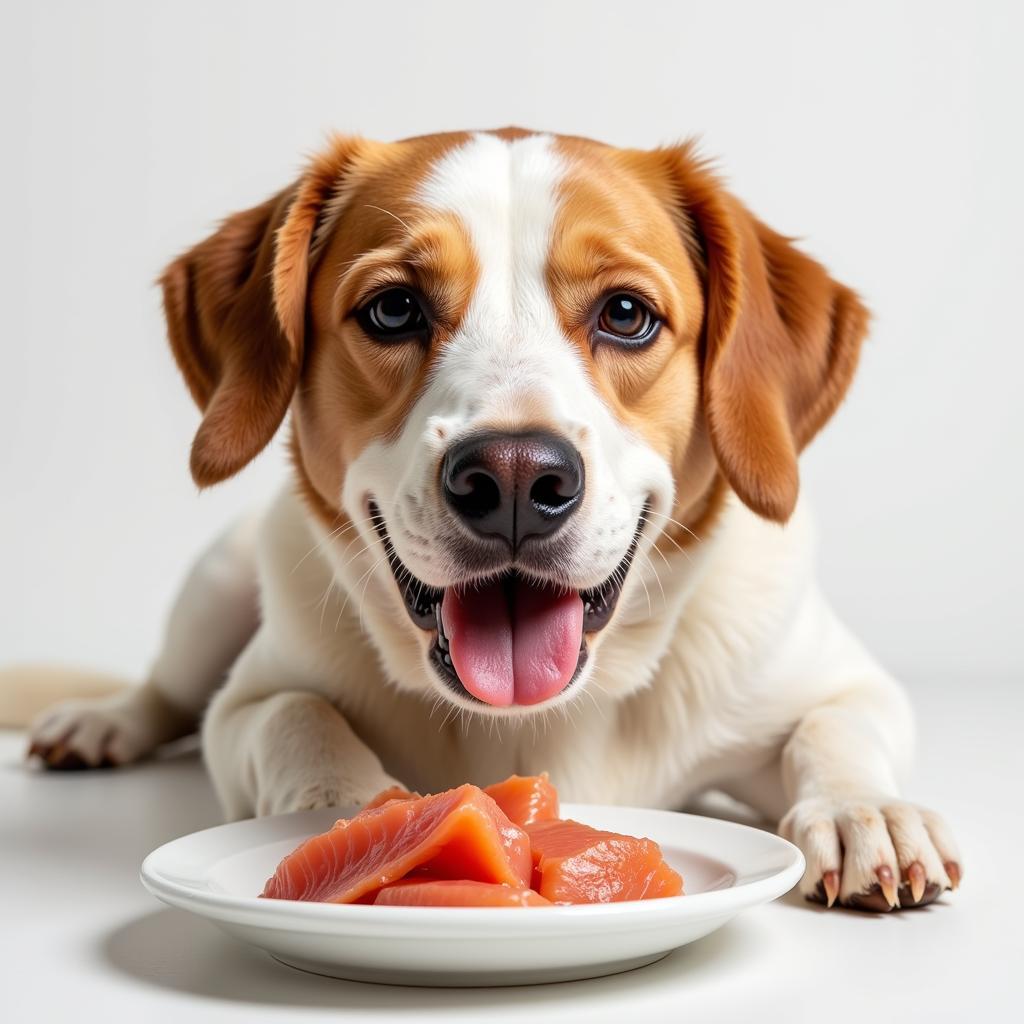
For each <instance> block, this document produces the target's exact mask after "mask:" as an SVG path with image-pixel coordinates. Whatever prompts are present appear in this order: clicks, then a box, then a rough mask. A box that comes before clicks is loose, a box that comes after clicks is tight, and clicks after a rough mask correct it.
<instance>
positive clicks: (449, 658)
mask: <svg viewBox="0 0 1024 1024" xmlns="http://www.w3.org/2000/svg"><path fill="white" fill-rule="evenodd" d="M444 663H445V664H446V665H448V666H451V663H452V656H451V655H450V654H446V655H445V656H444Z"/></svg>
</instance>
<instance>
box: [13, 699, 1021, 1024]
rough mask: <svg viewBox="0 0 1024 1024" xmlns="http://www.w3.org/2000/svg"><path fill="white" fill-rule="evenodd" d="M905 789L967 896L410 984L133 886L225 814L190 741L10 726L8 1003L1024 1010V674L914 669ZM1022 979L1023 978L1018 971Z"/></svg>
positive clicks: (740, 1013) (428, 1013)
mask: <svg viewBox="0 0 1024 1024" xmlns="http://www.w3.org/2000/svg"><path fill="white" fill-rule="evenodd" d="M913 694H914V699H915V703H916V705H917V707H918V709H919V717H920V721H921V741H920V746H921V749H920V753H919V757H918V765H917V772H916V778H915V782H914V784H913V787H912V790H913V796H914V797H915V798H916V799H918V800H920V801H921V802H922V803H927V804H932V805H934V806H935V807H937V808H941V809H942V811H943V812H944V813H945V814H946V816H947V817H948V819H949V820H950V821H951V823H952V824H953V826H954V827H955V829H956V831H957V834H958V836H959V839H960V842H961V844H962V846H963V852H964V861H965V880H964V885H963V887H962V889H961V890H960V891H959V892H958V893H956V894H954V895H947V896H945V897H944V898H943V899H942V900H941V901H940V902H939V903H937V904H935V905H933V906H931V907H928V908H925V909H922V910H918V911H911V912H907V913H903V914H892V915H888V916H884V917H881V916H871V915H863V914H857V913H853V912H840V911H835V910H833V911H824V910H821V909H818V908H815V907H812V906H811V905H809V904H806V903H804V902H803V901H802V900H801V899H799V898H798V897H796V896H795V895H793V894H790V895H789V896H787V897H785V898H784V899H782V900H780V901H778V902H777V903H775V904H772V905H770V906H767V907H762V908H759V909H757V910H754V911H751V912H748V913H746V914H743V915H742V916H740V917H739V918H737V919H736V920H735V921H734V922H732V923H731V924H729V925H727V926H726V927H725V928H723V929H722V930H721V931H719V932H717V933H715V934H714V935H711V936H709V937H708V938H706V939H704V940H702V941H701V942H698V943H695V944H694V945H692V946H688V947H686V948H684V949H682V950H677V951H676V952H675V953H673V954H671V955H670V956H669V957H667V958H666V959H665V960H663V961H661V962H660V963H658V964H655V965H653V966H651V967H647V968H644V969H642V970H639V971H634V972H631V973H629V974H624V975H619V976H616V977H612V978H604V979H599V980H596V981H584V982H573V983H569V984H558V985H546V986H539V987H535V988H521V989H469V990H443V989H412V988H408V989H401V988H390V987H384V986H376V985H364V984H356V983H351V982H343V981H335V980H331V979H327V978H320V977H315V976H312V975H308V974H302V973H300V972H298V971H294V970H292V969H290V968H288V967H284V966H282V965H280V964H278V963H277V962H275V961H273V960H271V959H270V958H269V957H268V956H266V955H264V954H262V953H260V952H258V951H256V950H253V949H250V948H247V947H245V946H243V945H240V944H239V943H237V942H236V941H234V940H232V939H230V938H229V937H228V936H226V935H223V934H221V933H220V932H219V931H217V930H216V929H215V928H214V927H213V926H212V925H210V924H209V923H207V922H205V921H201V920H198V919H195V918H192V917H190V916H189V915H188V914H186V913H184V912H182V911H177V910H171V909H169V908H167V907H164V906H162V905H161V904H159V903H158V902H157V901H155V900H154V899H153V898H152V897H150V896H149V895H148V894H147V893H146V892H145V891H144V890H143V889H142V887H141V885H140V884H139V881H138V866H139V863H140V862H141V860H142V858H143V856H144V855H145V854H146V853H147V852H149V850H151V849H152V848H153V847H155V846H158V845H159V844H160V843H163V842H165V841H166V840H168V839H171V838H173V837H175V836H178V835H182V834H184V833H187V832H191V831H193V830H195V829H199V828H203V827H206V826H208V825H213V824H216V823H218V820H219V815H218V810H217V807H216V804H215V802H214V799H213V796H212V793H211V791H210V787H209V785H208V783H207V781H206V778H205V776H204V775H203V770H202V767H201V765H200V763H199V761H198V759H197V758H196V756H195V755H194V754H192V753H183V754H179V755H178V756H176V757H171V758H168V759H164V760H161V761H159V762H151V763H149V764H145V765H140V766H137V767H134V768H128V769H120V770H116V771H105V772H97V773H82V774H71V775H63V774H44V773H41V772H36V771H31V770H28V769H26V768H25V767H24V764H23V762H22V760H21V755H22V752H23V746H24V740H23V737H22V736H21V735H20V734H18V733H11V732H8V733H0V812H2V820H0V921H2V927H0V963H2V964H3V969H2V973H0V977H2V979H3V981H2V983H0V985H2V987H0V1017H2V1018H3V1019H4V1020H5V1021H11V1022H21V1021H26V1022H28V1021H31V1022H33V1024H35V1022H38V1021H48V1020H56V1019H60V1018H64V1019H69V1020H93V1019H99V1017H100V1015H101V1014H102V1019H104V1020H106V1021H115V1022H116V1021H122V1020H129V1019H131V1020H138V1021H146V1022H147V1024H149V1022H158V1021H174V1022H175V1024H181V1022H183V1021H184V1022H188V1024H200V1022H204V1021H246V1022H248V1024H252V1022H253V1021H256V1020H282V1021H283V1020H289V1021H295V1020H302V1021H316V1020H331V1021H337V1020H338V1019H339V1018H340V1019H345V1020H368V1021H369V1020H372V1021H391V1020H403V1019H408V1018H409V1017H410V1016H411V1015H413V1014H415V1015H416V1017H417V1019H439V1020H441V1019H443V1020H445V1021H451V1020H466V1021H481V1020H484V1019H486V1020H487V1021H488V1022H490V1021H505V1020H509V1021H511V1020H515V1021H517V1022H518V1024H522V1021H523V1019H524V1017H526V1018H530V1019H535V1020H538V1021H542V1022H543V1021H549V1020H578V1021H588V1022H590V1021H604V1020H609V1021H616V1022H619V1024H621V1022H622V1021H624V1020H625V1021H627V1022H632V1021H636V1022H640V1021H645V1022H646V1021H661V1020H666V1021H670V1020H680V1019H683V1018H684V1015H685V1019H688V1020H691V1021H700V1022H705V1021H718V1020H723V1021H733V1020H736V1021H745V1022H746V1021H751V1020H753V1019H758V1020H776V1019H777V1020H783V1019H785V1020H790V1021H792V1020H798V1021H799V1020H814V1021H816V1022H823V1021H824V1022H829V1024H831V1022H840V1021H867V1020H870V1021H872V1022H875V1021H887V1020H899V1021H901V1022H904V1024H905V1022H908V1021H914V1020H930V1021H934V1020H970V1019H975V1020H984V1021H992V1020H1003V1019H1010V1018H1013V1017H1015V1018H1016V1019H1018V1020H1019V1019H1024V1018H1022V1016H1021V1014H1022V1013H1024V1010H1022V1007H1024V1000H1022V999H1021V997H1020V996H1019V995H1018V994H1017V991H1016V987H1014V988H1013V989H1011V983H1012V980H1017V979H1018V978H1019V975H1020V973H1021V971H1022V970H1024V958H1022V956H1021V954H1022V942H1021V937H1020V929H1019V927H1018V926H1016V925H1015V924H1014V920H1015V917H1016V900H1017V898H1018V896H1019V894H1020V886H1019V880H1017V879H1016V873H1017V870H1018V869H1019V867H1020V859H1021V846H1022V844H1024V827H1022V825H1021V798H1020V786H1021V782H1022V780H1024V771H1022V768H1024V757H1022V753H1021V750H1022V746H1024V742H1022V737H1021V735H1020V734H1021V729H1022V726H1024V687H1022V686H1020V685H1019V684H1017V683H1016V682H1014V681H1008V682H1006V683H1005V684H992V685H984V686H983V685H980V684H978V683H970V684H967V683H964V684H962V685H961V684H956V685H954V684H946V685H940V684H937V683H931V684H927V685H926V684H920V685H918V686H916V687H915V688H914V690H913ZM1011 972H1012V973H1013V975H1015V976H1016V977H1014V978H1013V979H1011Z"/></svg>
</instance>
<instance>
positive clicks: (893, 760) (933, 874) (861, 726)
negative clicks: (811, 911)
mask: <svg viewBox="0 0 1024 1024" xmlns="http://www.w3.org/2000/svg"><path fill="white" fill-rule="evenodd" d="M912 734H913V729H912V723H911V717H910V710H909V706H908V705H907V701H906V698H905V697H904V695H903V693H902V692H901V691H900V690H899V688H898V687H897V686H896V685H895V684H894V683H892V682H891V681H890V680H888V679H878V680H874V681H871V682H867V683H865V684H863V685H860V686H855V687H852V688H851V689H849V690H846V691H845V692H844V693H843V695H842V696H841V697H838V698H836V699H834V700H832V701H830V702H828V703H825V704H822V705H821V706H819V707H817V708H815V709H814V710H812V711H811V712H809V713H808V714H806V715H805V716H804V717H803V718H802V719H801V721H800V723H799V724H798V725H797V727H796V728H795V729H794V731H793V733H792V735H791V736H790V738H789V740H788V742H787V743H786V745H785V747H784V748H783V751H782V784H783V788H784V790H785V794H786V797H787V799H788V802H789V804H790V810H789V811H788V813H787V814H786V815H785V817H784V818H783V819H782V822H781V824H780V826H779V830H780V832H781V833H782V834H783V835H784V836H785V837H786V838H787V839H790V840H791V841H792V842H795V843H796V844H797V845H798V846H799V847H800V848H801V849H802V850H803V853H804V856H805V857H806V858H807V871H806V872H805V874H804V877H803V880H802V881H801V883H800V889H801V891H802V892H803V893H804V895H805V896H807V897H808V898H810V899H816V900H820V901H821V902H825V903H827V904H828V905H829V906H831V905H832V904H833V903H834V902H835V901H836V900H837V899H838V901H839V902H840V903H841V904H843V905H845V906H850V907H857V908H859V909H863V910H883V911H884V910H890V909H892V908H895V907H907V906H920V905H922V904H925V903H930V902H931V901H932V900H934V899H935V898H936V897H937V896H938V895H939V894H940V893H942V892H943V891H944V890H945V889H948V888H956V886H957V885H958V884H959V881H960V874H961V868H960V855H959V854H958V853H957V850H956V846H955V844H954V842H953V839H952V837H951V835H950V832H949V829H948V828H947V826H946V824H945V822H944V821H943V820H942V819H941V818H940V817H939V816H938V815H937V814H935V813H934V812H933V811H928V810H925V809H924V808H920V807H917V806H915V805H914V804H910V803H906V802H905V801H903V800H901V799H899V796H898V792H899V791H898V785H897V781H896V774H897V772H896V766H897V765H898V764H900V763H901V762H902V761H903V760H904V759H906V758H907V757H909V754H910V748H911V745H912V741H913V735H912Z"/></svg>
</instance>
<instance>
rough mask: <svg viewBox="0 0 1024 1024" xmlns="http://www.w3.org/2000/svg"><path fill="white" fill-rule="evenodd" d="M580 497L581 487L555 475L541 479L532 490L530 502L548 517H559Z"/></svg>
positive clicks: (534, 484)
mask: <svg viewBox="0 0 1024 1024" xmlns="http://www.w3.org/2000/svg"><path fill="white" fill-rule="evenodd" d="M578 495H579V487H578V486H577V485H576V484H575V482H574V481H570V480H568V479H567V478H566V477H564V476H562V475H556V474H554V473H551V474H548V475H547V476H542V477H539V478H538V479H537V480H535V481H534V482H533V486H532V487H531V488H530V501H531V502H532V503H533V505H534V507H535V508H537V509H538V510H539V511H541V512H545V513H547V514H548V515H559V514H560V513H561V512H562V511H563V510H565V509H566V507H567V506H569V505H570V504H572V502H574V501H575V500H576V498H577V497H578Z"/></svg>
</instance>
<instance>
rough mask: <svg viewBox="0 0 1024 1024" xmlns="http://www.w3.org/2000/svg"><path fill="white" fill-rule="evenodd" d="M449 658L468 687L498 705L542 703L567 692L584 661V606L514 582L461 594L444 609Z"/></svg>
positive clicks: (447, 596)
mask: <svg viewBox="0 0 1024 1024" xmlns="http://www.w3.org/2000/svg"><path fill="white" fill-rule="evenodd" d="M441 617H442V619H443V620H444V631H445V634H446V635H447V637H448V652H449V654H450V655H451V659H452V664H453V665H454V666H455V671H456V672H458V674H459V679H460V680H461V681H462V685H463V686H465V688H466V689H467V690H468V691H469V692H470V693H471V694H473V696H474V697H478V698H479V699H480V700H482V701H486V702H487V703H488V704H493V705H495V706H496V707H507V706H508V705H509V704H512V703H513V702H514V703H516V704H539V703H540V702H541V701H545V700H548V699H549V698H550V697H553V696H555V694H557V693H561V692H562V690H564V689H565V687H566V686H567V685H568V682H569V680H570V679H572V674H573V672H574V671H575V670H576V662H577V661H578V660H579V653H580V644H581V642H582V639H583V602H582V601H581V600H580V597H579V595H578V594H576V593H573V592H572V591H569V592H567V593H563V594H556V593H555V592H553V591H550V590H545V589H543V588H541V587H536V586H533V585H532V584H530V583H527V582H525V581H524V580H516V581H515V583H514V584H513V585H512V591H511V594H510V595H509V596H506V593H505V589H504V587H503V586H502V584H501V583H492V584H488V585H487V586H486V587H482V588H480V589H469V590H466V591H464V592H462V593H458V592H457V591H456V590H455V589H454V588H452V587H449V588H448V589H447V590H446V591H445V592H444V600H443V602H442V603H441Z"/></svg>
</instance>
